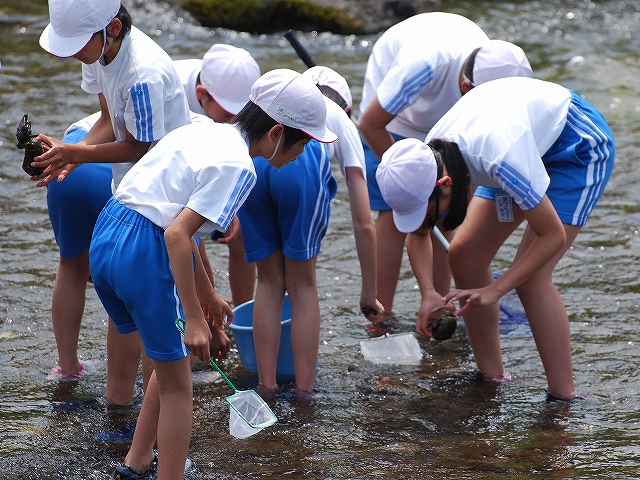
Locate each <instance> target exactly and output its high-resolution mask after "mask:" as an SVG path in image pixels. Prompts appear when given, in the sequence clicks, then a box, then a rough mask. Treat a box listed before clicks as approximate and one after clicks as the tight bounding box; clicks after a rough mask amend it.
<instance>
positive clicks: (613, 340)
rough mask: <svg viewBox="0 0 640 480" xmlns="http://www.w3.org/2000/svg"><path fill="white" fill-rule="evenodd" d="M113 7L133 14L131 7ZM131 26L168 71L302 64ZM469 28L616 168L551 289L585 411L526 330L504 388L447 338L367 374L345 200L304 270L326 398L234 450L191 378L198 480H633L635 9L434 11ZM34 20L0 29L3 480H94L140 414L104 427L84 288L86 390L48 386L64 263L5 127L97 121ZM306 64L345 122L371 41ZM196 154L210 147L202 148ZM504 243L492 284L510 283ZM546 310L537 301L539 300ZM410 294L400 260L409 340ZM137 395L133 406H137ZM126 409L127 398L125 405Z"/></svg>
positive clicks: (149, 14) (207, 384)
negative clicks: (569, 95)
mask: <svg viewBox="0 0 640 480" xmlns="http://www.w3.org/2000/svg"><path fill="white" fill-rule="evenodd" d="M127 5H131V4H130V3H127ZM131 6H132V8H131V11H132V14H133V17H134V24H136V25H137V26H139V27H140V28H142V29H143V30H144V31H145V32H147V33H150V34H151V35H153V36H154V38H156V39H157V41H158V42H159V43H160V44H161V45H162V46H163V47H164V48H165V49H166V50H167V51H168V52H169V53H170V54H171V55H172V57H173V58H176V59H178V58H194V57H200V56H202V54H203V52H204V51H206V49H207V48H208V47H209V46H210V45H211V44H212V43H215V42H225V43H232V44H234V45H237V46H241V47H244V48H246V49H247V50H249V51H250V52H251V53H252V54H253V55H254V57H255V58H256V59H257V61H258V62H259V64H260V65H261V67H262V71H263V72H264V71H267V70H270V69H272V68H276V67H288V68H293V69H296V70H298V71H302V70H303V69H304V66H303V64H302V62H301V61H300V60H299V59H298V58H297V56H296V54H295V53H294V51H293V50H292V48H291V47H290V46H289V45H288V43H287V42H286V41H285V40H283V39H282V38H281V37H280V36H279V35H268V36H255V35H247V34H242V33H238V32H232V31H224V30H209V29H203V28H200V27H198V26H196V25H195V23H194V22H193V21H192V20H190V19H189V17H188V16H187V15H185V14H184V12H176V11H174V10H171V9H170V8H168V7H167V6H166V5H165V6H159V5H157V4H155V3H147V2H145V3H140V4H136V5H131ZM443 9H444V10H447V11H452V12H456V13H461V14H464V15H466V16H468V17H470V18H471V19H473V20H475V21H477V22H478V23H479V24H480V25H481V26H482V27H483V28H484V29H485V30H486V31H487V32H488V34H489V35H490V36H492V37H493V38H502V39H505V40H510V41H513V42H515V43H518V44H519V45H521V46H522V47H523V48H524V49H525V51H526V52H527V53H528V55H529V59H530V60H531V63H532V65H533V68H534V72H535V76H536V77H538V78H542V79H546V80H551V81H555V82H558V83H561V84H563V85H565V86H567V87H570V88H573V89H575V90H577V91H579V92H580V93H582V94H583V95H584V96H585V97H586V98H587V99H588V100H589V101H590V102H592V103H593V104H594V105H596V106H597V107H598V108H599V109H600V110H601V111H602V112H603V113H604V115H605V116H606V118H607V119H608V121H609V123H610V125H611V128H612V130H613V132H614V135H615V140H616V143H617V154H618V156H617V163H616V167H615V169H614V172H613V176H612V178H611V181H610V182H609V185H608V187H607V190H606V192H605V194H604V196H603V197H602V200H601V201H600V203H599V205H598V207H597V208H596V209H595V211H594V212H593V215H592V216H591V218H590V221H589V223H588V225H587V226H586V227H585V228H584V229H583V231H582V233H581V235H580V236H579V237H578V239H577V240H576V242H575V244H574V246H573V248H572V249H571V251H570V252H568V254H567V255H566V257H565V258H564V259H563V260H562V261H561V262H560V264H559V266H558V268H557V271H556V274H555V280H556V282H557V286H558V288H559V290H560V291H561V294H562V296H563V298H564V300H565V302H566V307H567V310H568V312H569V317H570V320H571V332H572V339H573V354H574V356H573V359H574V370H575V377H576V385H577V388H578V390H579V392H581V393H583V394H585V395H586V396H587V400H586V401H584V402H580V403H576V404H573V405H554V404H547V403H546V402H545V395H544V388H545V386H546V383H545V378H544V374H543V371H542V366H541V363H540V360H539V357H538V354H537V351H536V348H535V345H534V342H533V339H532V337H531V334H530V331H529V330H528V327H527V326H526V325H519V326H518V325H515V326H513V325H511V326H508V325H507V326H505V328H504V331H503V335H502V340H503V351H504V360H505V364H506V366H507V369H508V370H509V371H510V372H511V373H512V374H513V375H514V377H515V379H514V380H513V381H512V382H510V383H507V384H503V385H499V386H488V385H485V384H481V383H478V382H476V381H475V376H474V362H473V358H472V353H471V349H470V347H469V345H468V342H467V339H466V338H465V335H464V330H463V328H460V329H459V330H458V332H457V333H456V335H455V336H454V338H453V339H452V340H450V341H447V342H442V343H436V342H431V341H426V340H420V346H421V348H422V350H423V352H424V357H423V360H422V362H421V363H420V364H419V365H417V366H413V367H391V366H380V365H374V364H371V363H369V362H367V361H365V360H364V359H363V358H362V356H361V354H360V350H359V341H360V340H363V339H366V338H367V337H368V333H367V331H366V330H365V329H364V328H363V326H362V325H361V324H360V320H361V317H360V315H359V314H358V308H357V307H358V298H359V286H360V283H359V276H358V272H359V267H358V262H357V257H356V254H355V249H354V240H353V235H352V227H351V225H350V215H349V207H348V199H347V196H346V193H345V190H346V189H345V187H344V182H343V179H342V177H341V175H340V174H339V171H338V170H337V169H336V177H337V178H338V179H339V182H340V187H341V188H340V191H339V193H338V196H337V197H336V199H335V201H334V202H333V206H332V220H331V225H330V228H329V231H328V233H327V236H326V238H325V240H324V243H323V249H322V253H321V254H320V256H319V259H318V284H319V296H320V307H321V313H322V331H321V344H320V359H319V372H318V380H317V388H318V390H319V392H320V395H319V397H318V399H317V401H316V402H315V403H314V404H312V405H299V404H297V403H295V402H293V401H292V398H291V397H290V395H289V394H287V393H285V394H283V395H282V396H281V397H280V398H278V399H277V400H276V401H275V402H274V403H273V404H272V408H273V409H274V411H275V412H276V414H277V415H278V417H279V419H280V421H279V423H278V424H276V425H275V426H273V427H269V428H268V429H266V430H264V431H263V432H261V433H259V434H257V435H255V436H253V437H250V438H248V439H245V440H236V439H234V438H233V437H231V436H230V435H229V430H228V423H227V422H228V414H229V411H228V405H227V404H226V402H224V397H225V396H227V395H229V394H230V393H231V392H230V390H229V389H228V387H227V386H226V384H225V383H224V382H222V381H220V380H219V378H218V376H217V374H215V373H213V372H210V371H208V370H205V371H202V372H198V373H196V374H195V379H196V380H195V381H196V386H195V424H194V431H193V438H192V443H191V449H190V453H189V455H190V457H191V458H192V459H193V460H194V461H195V464H196V465H197V468H198V471H197V473H196V474H195V476H194V478H203V479H213V478H216V479H223V478H225V479H231V478H238V479H241V478H310V479H311V478H313V479H342V478H353V479H372V478H390V479H401V478H403V479H404V478H438V479H443V478H447V479H448V478H452V479H484V478H491V479H526V478H557V479H558V478H581V479H596V478H609V477H611V478H616V479H618V478H628V479H635V478H639V477H640V435H639V433H640V428H639V426H638V421H639V420H640V413H639V402H640V400H639V398H640V395H639V390H640V387H639V383H637V382H638V376H639V375H638V364H639V363H640V347H639V345H638V343H637V342H638V339H639V338H640V322H639V321H638V316H639V315H638V303H639V302H638V298H639V297H638V290H639V286H638V280H637V265H638V263H639V258H638V257H639V255H640V252H639V249H640V241H639V237H638V229H639V227H638V223H639V218H640V215H639V212H638V210H639V209H638V205H639V202H638V197H639V196H640V189H638V188H637V185H638V183H639V181H640V173H639V172H638V170H637V165H638V161H639V160H640V158H639V154H638V151H637V148H636V147H637V140H636V139H637V137H638V135H639V134H640V128H639V125H640V123H639V122H638V120H639V117H640V113H639V111H640V83H639V82H638V79H639V78H640V53H639V52H640V37H639V36H638V32H639V31H640V5H639V4H638V3H637V2H633V1H602V2H597V3H596V2H584V1H567V0H562V1H561V0H550V1H544V2H524V1H523V2H513V3H507V2H491V1H485V2H468V3H467V2H453V1H452V2H443ZM46 23H47V19H46V18H44V17H34V16H10V17H6V16H5V17H0V59H1V61H2V66H3V70H2V72H0V122H2V125H3V126H4V127H3V128H2V130H1V131H0V212H1V216H0V218H1V221H0V262H1V268H0V309H1V313H0V395H1V397H0V398H1V405H2V407H1V408H0V419H1V422H0V452H2V453H1V455H0V478H6V479H17V478H20V479H56V478H69V479H106V478H109V476H110V472H111V471H112V470H113V467H114V465H115V462H116V461H119V460H121V459H122V458H123V455H124V453H125V452H126V450H127V448H128V442H129V441H130V435H131V428H132V422H133V421H134V420H135V418H136V414H137V409H138V407H139V403H137V404H136V405H135V406H134V407H132V408H130V409H124V410H121V411H107V410H106V409H105V407H104V405H103V404H102V403H101V402H100V396H101V395H102V393H103V390H104V383H105V378H106V364H105V356H106V351H105V350H106V349H105V333H106V315H105V314H104V311H103V310H102V308H101V306H100V303H99V301H98V299H97V297H96V295H95V293H94V292H93V291H92V289H91V288H88V289H87V296H88V303H87V307H86V311H85V317H84V320H83V328H82V332H81V345H80V353H81V356H82V359H83V360H84V361H85V362H86V363H87V365H88V371H89V373H88V375H86V376H85V377H83V378H81V379H80V380H78V381H74V382H63V383H59V382H57V381H54V380H51V379H48V378H47V372H49V370H50V369H51V368H52V367H53V366H54V365H55V364H56V348H55V341H54V336H53V331H52V327H51V320H50V304H51V291H52V285H53V281H54V278H55V272H56V267H57V260H58V251H57V248H56V244H55V242H54V239H53V234H52V231H51V227H50V224H49V220H48V216H47V209H46V197H45V191H44V190H38V189H36V188H35V187H34V185H33V184H32V183H31V182H30V181H29V180H28V178H27V177H26V176H25V174H24V173H23V172H22V170H21V168H20V164H21V161H22V160H21V156H22V153H21V151H19V150H17V149H16V148H15V128H16V125H17V123H18V121H19V120H20V118H21V116H22V114H23V113H25V112H27V113H29V114H30V116H31V118H32V120H33V124H34V129H35V130H36V131H38V132H40V131H41V132H43V133H47V134H50V135H52V136H56V137H58V138H59V137H60V136H61V135H62V133H63V132H64V130H65V128H66V127H67V126H68V125H69V124H70V123H72V122H73V121H74V120H76V119H78V118H80V117H82V116H84V115H86V114H88V113H91V112H93V111H95V110H96V109H97V108H98V104H97V99H96V98H95V97H94V96H90V95H87V94H85V93H84V92H82V90H81V89H80V87H79V84H80V65H79V63H78V62H76V61H75V60H60V59H56V58H53V57H51V56H48V55H46V54H45V53H43V52H42V51H41V50H40V49H39V47H38V43H37V42H38V36H39V34H40V32H41V30H42V29H43V28H44V26H45V25H46ZM300 38H301V40H302V42H303V43H304V44H305V45H306V46H307V48H308V49H309V51H310V53H311V55H312V56H313V57H314V59H315V60H316V62H317V63H319V64H325V65H328V66H330V67H332V68H334V69H336V70H337V71H339V72H340V73H342V74H343V75H344V76H345V77H346V78H347V79H348V81H349V82H350V84H351V87H352V91H353V94H354V98H355V99H356V105H357V104H358V102H359V98H360V94H361V85H362V78H363V75H364V69H365V63H366V59H367V56H368V54H369V52H370V49H371V46H372V43H373V41H375V39H376V36H363V37H359V36H356V37H354V36H337V35H331V34H324V33H323V34H310V33H305V34H300ZM202 143H203V148H215V146H211V145H207V139H204V138H203V139H202ZM516 242H517V238H514V239H513V240H512V241H510V242H509V243H508V244H507V245H506V246H505V247H504V248H503V250H501V252H500V254H499V257H498V258H497V259H496V262H495V265H494V269H495V270H496V271H501V270H504V269H505V268H507V266H508V265H509V262H510V259H511V258H512V256H513V253H514V247H515V245H516V244H517V243H516ZM209 253H210V257H211V260H212V262H213V264H214V268H215V269H216V274H217V277H218V288H219V290H220V291H221V292H222V294H223V296H225V298H229V297H230V295H229V289H228V282H227V273H226V254H227V251H226V248H224V247H220V246H216V245H213V244H210V245H209ZM542 301H544V299H542ZM418 308H419V296H418V290H417V286H416V282H415V279H414V278H413V276H412V273H411V269H410V267H409V264H408V262H406V261H405V263H404V266H403V271H402V277H401V279H400V284H399V288H398V294H397V296H396V302H395V312H396V314H397V316H398V324H397V327H396V328H395V331H396V332H401V331H411V330H412V328H413V323H414V321H415V313H416V311H417V310H418ZM221 364H222V366H223V368H224V369H225V370H226V372H227V373H228V375H229V377H230V378H231V379H232V380H233V381H234V382H235V383H236V384H237V385H238V386H239V387H240V388H250V387H252V386H253V385H254V384H255V381H256V380H255V377H253V376H252V375H250V374H248V373H247V372H246V371H245V370H244V369H243V368H242V365H241V363H240V360H239V357H238V354H237V351H233V352H232V354H231V356H230V358H229V359H228V360H225V361H223V362H221ZM138 393H140V392H138ZM138 399H140V396H138Z"/></svg>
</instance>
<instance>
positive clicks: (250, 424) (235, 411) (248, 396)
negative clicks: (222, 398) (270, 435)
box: [226, 390, 278, 438]
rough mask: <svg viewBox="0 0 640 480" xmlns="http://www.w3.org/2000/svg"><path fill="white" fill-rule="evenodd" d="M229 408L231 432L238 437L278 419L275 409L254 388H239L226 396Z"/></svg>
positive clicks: (245, 435)
mask: <svg viewBox="0 0 640 480" xmlns="http://www.w3.org/2000/svg"><path fill="white" fill-rule="evenodd" d="M226 400H227V402H228V403H229V406H230V407H231V409H230V410H229V432H230V433H231V435H233V436H234V437H236V438H247V437H250V436H251V435H254V434H256V433H258V432H259V431H260V430H262V429H263V428H265V427H268V426H269V425H273V424H274V423H276V422H277V421H278V418H277V417H276V416H275V414H274V413H273V411H272V410H271V409H270V408H269V406H268V405H267V404H266V402H265V401H264V400H263V399H262V398H261V397H260V395H258V394H257V393H256V392H255V391H254V390H238V391H236V393H234V394H233V395H230V396H228V397H227V398H226Z"/></svg>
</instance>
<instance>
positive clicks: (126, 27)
mask: <svg viewBox="0 0 640 480" xmlns="http://www.w3.org/2000/svg"><path fill="white" fill-rule="evenodd" d="M113 18H117V19H118V20H120V23H122V28H121V29H120V33H119V34H118V36H117V37H115V38H114V39H113V40H114V41H117V40H122V39H123V38H124V37H125V35H127V34H128V33H129V32H131V26H132V25H133V20H131V15H130V14H129V11H128V10H127V9H126V8H125V6H124V5H122V4H120V9H119V10H118V13H117V14H116V16H115V17H113ZM109 23H111V22H109ZM100 33H102V30H98V31H97V32H95V33H94V34H93V35H94V36H95V35H98V34H100Z"/></svg>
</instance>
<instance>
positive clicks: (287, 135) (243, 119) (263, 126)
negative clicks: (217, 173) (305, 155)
mask: <svg viewBox="0 0 640 480" xmlns="http://www.w3.org/2000/svg"><path fill="white" fill-rule="evenodd" d="M231 123H232V124H234V125H236V124H237V125H238V126H239V127H240V129H241V130H242V131H243V132H244V134H245V135H246V136H247V139H248V140H249V144H250V145H252V144H254V143H256V142H257V141H259V140H260V139H261V138H262V137H263V135H265V134H266V133H267V132H269V130H271V128H272V127H274V126H275V125H278V122H276V121H275V120H274V119H273V118H271V117H270V116H269V115H268V114H267V113H266V112H265V111H264V110H262V109H261V108H260V107H259V106H258V105H256V104H255V103H253V102H247V104H246V105H245V106H244V107H242V110H240V112H238V114H237V115H236V116H235V117H233V120H231ZM282 126H283V127H284V141H283V142H282V146H283V148H284V151H285V152H286V151H287V150H289V149H290V148H291V147H292V146H293V145H295V144H296V143H298V142H299V141H300V140H304V139H307V138H309V135H307V134H306V133H304V132H303V131H302V130H299V129H297V128H292V127H288V126H286V125H282Z"/></svg>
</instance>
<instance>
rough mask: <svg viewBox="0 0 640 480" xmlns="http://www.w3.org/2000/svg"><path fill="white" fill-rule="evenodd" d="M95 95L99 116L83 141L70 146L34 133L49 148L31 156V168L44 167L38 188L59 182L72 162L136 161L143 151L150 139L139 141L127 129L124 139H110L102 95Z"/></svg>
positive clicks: (108, 123)
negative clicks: (55, 181) (116, 140)
mask: <svg viewBox="0 0 640 480" xmlns="http://www.w3.org/2000/svg"><path fill="white" fill-rule="evenodd" d="M99 98H100V108H101V112H102V115H101V117H100V120H98V122H97V123H96V125H95V126H94V128H92V129H91V131H90V132H89V133H88V134H87V137H86V138H85V141H84V142H81V143H78V144H75V145H70V144H66V143H62V142H61V141H59V140H57V139H55V138H52V137H48V136H46V135H42V134H40V135H38V137H37V139H38V141H40V142H44V143H46V144H47V145H49V146H50V147H51V148H49V150H47V151H46V152H45V153H43V154H42V155H40V156H39V157H36V158H35V159H34V160H36V161H34V162H33V163H32V166H34V167H40V168H44V169H45V172H44V173H43V174H42V175H40V176H39V177H38V179H39V180H40V182H39V183H38V184H37V186H38V187H43V186H45V185H48V184H49V183H51V182H52V181H53V180H54V179H57V180H58V181H59V182H61V181H62V180H64V179H65V178H66V177H67V175H69V173H71V171H72V170H73V168H75V167H73V166H72V165H79V164H82V163H123V162H137V161H138V160H140V159H141V158H142V156H143V155H144V154H145V153H147V150H149V146H150V145H151V142H140V141H138V140H136V138H135V137H134V136H133V135H132V134H131V133H130V132H129V131H127V136H126V138H125V140H123V141H121V142H114V141H113V140H115V135H114V133H113V128H112V125H111V118H110V116H109V109H108V107H107V102H106V100H105V99H104V96H103V95H102V94H100V95H99ZM94 130H95V131H94ZM98 142H103V143H98Z"/></svg>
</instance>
